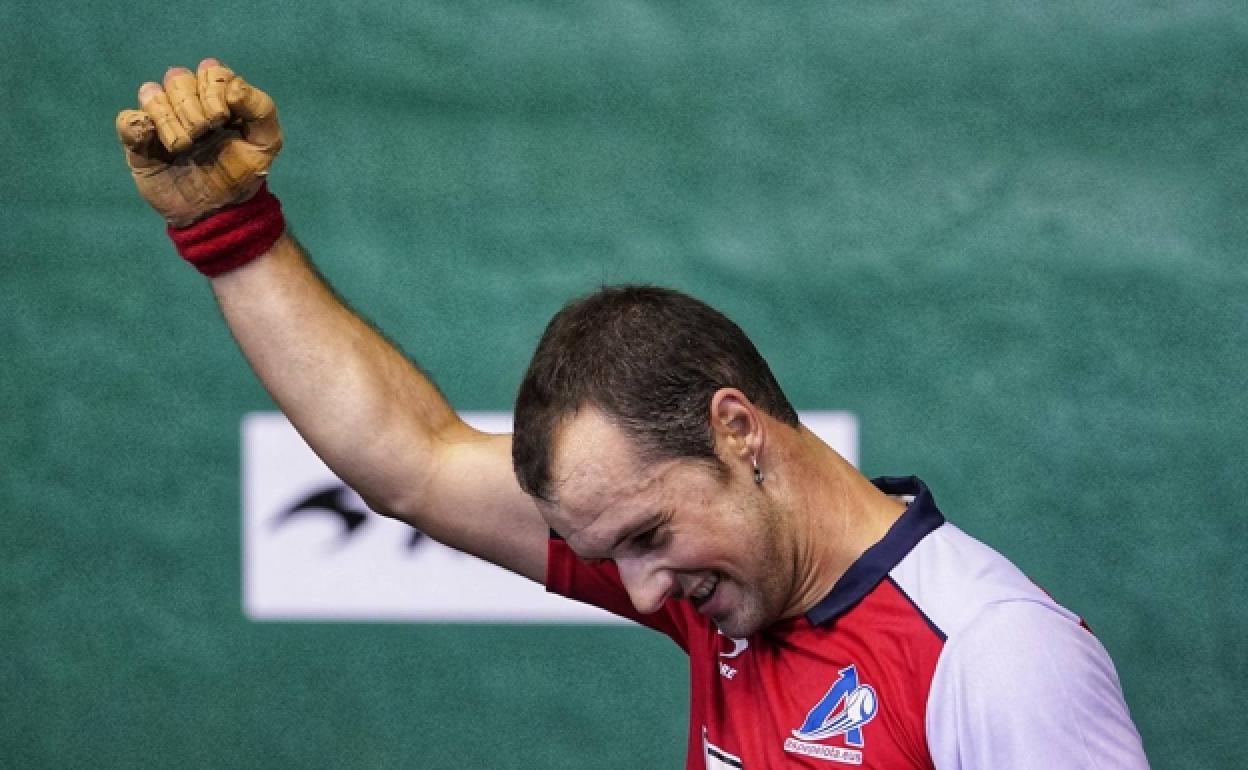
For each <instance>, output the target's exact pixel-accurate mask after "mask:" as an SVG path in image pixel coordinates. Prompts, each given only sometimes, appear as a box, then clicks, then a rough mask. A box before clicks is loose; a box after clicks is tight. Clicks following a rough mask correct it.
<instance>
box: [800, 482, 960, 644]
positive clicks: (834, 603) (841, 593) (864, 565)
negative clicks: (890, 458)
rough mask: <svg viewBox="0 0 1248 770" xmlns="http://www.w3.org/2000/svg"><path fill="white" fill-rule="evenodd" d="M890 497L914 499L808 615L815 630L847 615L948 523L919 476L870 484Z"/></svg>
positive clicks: (807, 617)
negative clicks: (917, 546)
mask: <svg viewBox="0 0 1248 770" xmlns="http://www.w3.org/2000/svg"><path fill="white" fill-rule="evenodd" d="M871 483H872V484H875V486H876V487H877V488H879V490H880V491H881V492H883V493H884V494H887V495H894V496H907V497H913V498H914V499H913V500H912V501H911V502H910V504H909V505H908V506H906V510H905V512H904V513H902V514H901V518H900V519H898V520H897V521H896V522H895V523H894V524H893V526H892V527H891V528H890V529H889V530H888V533H887V534H885V535H884V537H883V539H881V540H880V541H879V542H878V543H876V544H875V545H873V546H871V547H870V548H868V549H867V550H865V551H863V553H862V556H859V557H858V560H857V561H855V562H854V563H853V564H851V565H850V566H849V569H848V570H846V571H845V574H844V575H841V579H840V580H838V581H836V585H834V586H832V590H831V591H829V592H828V595H827V596H825V597H823V600H822V601H820V602H819V603H818V604H816V605H815V606H814V607H812V608H811V609H810V610H809V611H808V612H807V613H806V619H807V620H808V621H810V624H811V625H813V626H818V625H823V624H824V623H829V622H831V621H833V620H835V619H836V618H838V617H840V616H841V615H843V614H845V613H846V612H847V611H849V609H850V608H852V607H853V606H854V605H855V604H857V603H858V602H860V601H861V600H862V598H863V597H865V596H866V595H867V594H868V593H870V592H871V591H872V590H873V589H874V588H875V587H876V586H877V585H879V584H880V581H881V580H883V579H884V577H885V576H886V575H888V573H889V571H890V570H891V569H892V568H893V567H895V566H897V563H898V562H900V561H901V560H902V559H904V558H905V557H906V554H908V553H910V551H911V550H912V549H913V548H914V547H915V546H916V545H918V544H919V541H920V540H922V539H923V538H924V537H925V536H926V535H927V534H928V533H929V532H931V531H932V530H934V529H936V528H937V527H939V526H940V525H941V524H944V523H945V517H944V515H942V514H941V512H940V510H939V509H938V508H937V507H936V501H935V500H933V499H932V493H931V492H930V491H929V490H928V488H927V485H926V484H924V483H923V482H922V481H920V480H919V478H918V477H917V476H881V477H880V478H877V479H872V480H871Z"/></svg>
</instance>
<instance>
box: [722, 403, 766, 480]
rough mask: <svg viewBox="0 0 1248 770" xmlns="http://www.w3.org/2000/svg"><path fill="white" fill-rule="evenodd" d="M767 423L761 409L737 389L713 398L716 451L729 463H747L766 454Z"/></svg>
mask: <svg viewBox="0 0 1248 770" xmlns="http://www.w3.org/2000/svg"><path fill="white" fill-rule="evenodd" d="M766 431H767V426H766V422H765V421H764V420H763V416H762V414H761V413H760V412H759V411H758V407H756V406H754V404H752V403H750V400H749V399H748V398H746V397H745V394H744V393H742V392H741V391H739V390H737V389H736V388H720V389H719V390H717V391H715V395H714V396H712V397H711V435H713V436H714V437H715V448H716V451H717V452H718V453H719V455H720V457H721V458H722V459H723V460H725V461H731V460H734V459H735V460H744V461H745V462H747V463H751V464H752V462H753V460H754V459H755V458H757V457H759V456H760V455H762V453H763V446H764V444H765V443H766Z"/></svg>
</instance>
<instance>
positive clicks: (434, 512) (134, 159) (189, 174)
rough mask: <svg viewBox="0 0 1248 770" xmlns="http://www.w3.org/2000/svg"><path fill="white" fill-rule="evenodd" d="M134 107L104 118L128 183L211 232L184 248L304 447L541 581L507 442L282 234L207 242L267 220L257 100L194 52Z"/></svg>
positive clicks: (534, 534)
mask: <svg viewBox="0 0 1248 770" xmlns="http://www.w3.org/2000/svg"><path fill="white" fill-rule="evenodd" d="M139 104H140V109H139V110H126V111H123V112H122V113H121V114H120V115H118V118H117V129H118V136H119V137H120V139H121V141H122V144H123V146H124V147H125V149H126V156H127V160H128V162H129V164H130V167H131V170H132V172H133V175H134V178H135V182H136V184H137V185H138V188H139V192H140V193H141V194H142V195H143V197H144V198H145V199H146V200H147V201H148V202H149V203H151V204H152V206H153V207H154V208H156V210H157V211H159V212H160V213H161V214H162V215H163V216H164V217H165V218H166V220H167V221H168V222H169V223H170V225H171V226H172V227H173V228H174V229H173V230H171V235H173V236H174V237H175V240H178V239H179V238H181V239H182V242H183V243H185V242H186V237H187V236H186V233H196V232H199V233H202V232H204V231H205V228H209V229H211V230H212V237H213V238H214V239H216V240H213V241H212V242H207V241H206V240H205V239H204V238H200V239H199V243H200V244H201V245H200V247H199V248H198V250H196V249H195V248H191V249H189V250H188V249H186V248H185V247H184V248H183V252H184V255H187V256H188V259H190V260H192V261H195V260H196V259H199V260H200V262H199V263H198V266H199V267H200V269H201V270H202V271H203V272H205V273H207V274H209V275H211V276H212V277H211V281H212V289H213V292H214V294H215V295H216V298H217V301H218V302H219V304H220V305H221V310H222V312H223V313H224V315H225V320H226V322H227V324H228V325H229V327H230V331H231V332H232V333H233V334H234V337H235V339H236V340H237V341H238V344H239V346H240V347H241V348H242V350H243V353H244V355H245V356H246V357H247V360H248V362H249V363H250V364H251V366H252V368H253V369H254V370H255V372H256V374H257V375H258V376H259V378H260V380H261V381H262V382H263V383H264V386H265V387H266V388H267V389H268V391H269V393H271V394H272V396H273V398H274V400H275V401H277V403H278V405H279V406H280V407H281V408H282V411H284V412H285V413H286V415H287V417H289V418H290V420H291V422H292V423H293V424H294V425H295V427H296V428H297V429H298V430H299V432H300V434H302V435H303V437H304V439H306V440H307V442H308V444H309V445H310V446H311V447H312V448H313V449H314V450H315V451H316V453H317V454H318V455H320V457H321V458H322V459H323V460H325V462H326V464H327V465H329V467H330V468H332V469H333V470H334V472H335V473H337V474H338V475H339V477H340V478H341V479H342V480H343V481H344V482H346V483H347V484H349V485H351V487H352V488H354V489H355V490H356V491H357V492H359V494H360V495H361V496H362V497H363V498H364V499H365V500H366V501H367V502H368V503H369V505H370V506H372V507H373V509H374V510H376V511H378V512H379V513H382V514H385V515H387V516H393V517H395V518H398V519H401V520H403V521H406V522H408V523H409V524H412V525H413V526H415V527H417V528H419V529H420V530H421V531H422V532H424V533H426V534H428V535H429V536H431V537H433V538H435V539H437V540H439V541H441V542H443V543H446V544H447V545H450V546H452V547H454V548H458V549H460V550H463V551H466V552H469V553H472V554H475V555H477V556H480V557H482V558H485V559H487V560H489V561H492V562H494V563H496V564H499V565H500V566H503V567H506V568H507V569H510V570H513V571H515V572H518V573H520V574H522V575H525V576H527V577H529V578H532V579H534V580H538V581H542V580H543V579H544V577H545V572H546V540H547V529H546V526H545V524H544V523H543V521H542V518H541V516H540V514H539V513H538V510H537V507H536V506H535V504H534V503H533V501H532V499H531V498H529V497H528V495H526V494H525V493H524V492H523V491H522V490H521V489H520V487H519V485H518V484H517V482H516V480H515V477H514V475H513V474H512V470H511V437H510V436H496V435H489V434H485V433H481V432H479V431H477V430H474V429H472V428H471V427H469V426H468V425H466V424H465V423H464V422H463V421H462V420H460V419H459V417H458V416H457V415H456V414H455V412H454V410H452V409H451V407H450V405H449V404H447V402H446V400H445V399H444V398H443V397H442V395H441V394H440V393H439V392H438V390H437V388H436V387H435V386H434V385H433V383H432V382H430V381H429V380H428V379H427V378H426V377H425V376H424V375H423V374H421V373H420V372H419V370H417V368H416V367H415V366H413V365H412V364H411V363H410V362H409V361H408V360H407V359H406V358H405V357H404V356H403V355H402V354H401V353H399V351H398V350H396V349H395V348H394V346H393V345H391V344H390V343H389V342H388V341H386V340H385V338H384V337H382V335H380V334H379V333H378V332H377V331H376V330H375V329H373V328H372V327H371V326H370V325H369V324H368V323H366V322H365V321H363V320H362V319H361V318H360V317H359V316H357V315H355V314H354V313H353V312H352V311H351V310H350V309H349V308H347V307H346V305H344V304H343V303H342V302H341V301H340V300H339V299H338V298H337V297H336V296H335V294H334V293H333V291H332V290H330V288H329V287H328V286H327V285H326V283H325V282H324V281H323V280H322V279H321V277H320V276H319V274H318V273H317V272H316V270H315V269H314V268H313V267H312V266H311V264H310V263H309V261H308V259H307V257H306V255H305V254H304V252H303V250H302V249H301V248H300V247H299V245H298V244H297V243H296V242H295V241H294V239H293V238H291V237H290V236H289V234H287V233H285V232H282V233H281V235H279V236H277V238H276V241H274V242H272V243H271V244H270V243H268V242H267V241H263V242H260V243H261V246H262V247H263V248H262V254H261V255H260V256H259V257H257V258H254V259H250V260H249V261H245V263H244V264H242V265H241V266H233V264H232V262H233V261H237V260H236V259H234V258H233V257H230V255H231V254H233V253H235V252H231V251H230V250H229V249H228V248H227V247H223V246H221V245H220V244H221V243H223V241H221V238H222V237H224V238H225V239H226V241H228V240H229V239H230V238H232V237H233V234H234V233H238V234H239V237H240V238H244V239H245V238H252V237H253V235H251V234H249V233H252V232H253V231H255V232H259V229H258V228H259V227H260V225H257V224H256V222H258V221H259V219H258V217H262V216H268V217H269V219H270V220H272V215H271V214H263V213H262V214H257V215H255V216H254V217H253V216H251V215H250V214H248V213H247V212H248V211H249V210H251V209H256V207H257V206H258V205H259V204H258V203H257V201H259V200H260V198H261V197H262V196H267V191H265V190H263V189H262V183H263V180H264V177H265V176H266V175H267V173H268V168H269V164H270V163H271V162H272V159H273V157H274V156H275V155H276V153H277V150H278V149H279V148H280V145H281V131H280V129H279V128H278V124H277V114H276V110H275V108H274V107H273V104H272V101H271V100H270V99H269V97H268V96H267V95H265V94H264V93H263V92H261V91H259V90H258V89H255V88H253V87H251V86H249V85H247V84H246V83H245V82H243V81H242V79H241V78H239V77H237V76H236V75H235V74H234V73H233V72H231V71H230V70H228V69H227V68H225V67H223V66H221V65H220V64H219V63H218V62H217V61H216V60H213V59H206V60H204V61H203V62H201V63H200V65H199V69H198V72H197V73H195V74H192V73H190V72H189V71H188V70H185V69H171V70H170V71H169V72H168V73H166V75H165V79H164V83H163V86H162V85H158V84H156V83H145V84H144V85H143V86H142V87H141V88H140V90H139ZM273 205H274V206H275V205H276V204H275V203H274V204H273ZM268 210H269V211H272V210H273V209H271V208H270V209H268ZM249 217H250V218H249ZM277 217H278V220H279V224H278V225H277V226H276V227H277V228H278V229H276V230H273V232H274V233H276V232H278V231H279V230H280V229H283V228H282V226H281V224H280V214H279V215H277ZM261 224H263V223H261ZM197 237H198V236H197ZM205 243H206V244H207V245H206V246H205V245H202V244H205ZM223 260H224V261H223Z"/></svg>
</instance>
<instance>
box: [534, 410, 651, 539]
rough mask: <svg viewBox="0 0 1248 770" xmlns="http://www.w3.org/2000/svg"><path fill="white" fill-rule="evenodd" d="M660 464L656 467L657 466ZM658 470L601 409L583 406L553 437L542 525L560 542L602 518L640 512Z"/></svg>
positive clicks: (649, 494) (646, 500)
mask: <svg viewBox="0 0 1248 770" xmlns="http://www.w3.org/2000/svg"><path fill="white" fill-rule="evenodd" d="M660 465H661V464H660ZM658 476H659V474H658V468H656V467H650V466H645V465H643V464H642V463H641V462H640V460H639V459H638V456H637V451H636V448H635V446H634V445H633V442H632V441H631V440H630V439H629V438H628V436H627V435H626V434H625V433H624V431H623V430H622V429H620V428H619V427H618V426H616V425H615V424H614V423H612V422H611V421H610V420H609V419H608V418H607V417H606V416H605V415H604V414H603V413H602V412H601V411H600V410H598V409H596V408H594V407H584V408H582V409H581V410H580V411H579V412H577V414H576V415H575V416H574V417H572V418H570V419H568V420H566V421H565V422H564V424H563V425H562V426H560V428H559V430H558V431H556V433H555V441H554V447H553V451H552V452H551V474H550V477H551V487H552V493H553V494H552V498H553V500H554V503H553V504H552V505H548V506H544V513H545V515H546V519H547V523H548V524H550V526H551V527H552V528H554V529H555V530H556V531H557V532H559V533H560V534H561V535H563V536H564V537H565V538H566V537H568V536H569V535H571V534H575V533H577V532H580V531H581V530H584V529H585V528H587V527H589V526H590V525H592V524H594V523H595V522H598V521H599V520H600V519H603V516H604V514H610V516H609V518H616V517H619V516H621V515H624V514H627V513H628V512H629V510H631V509H632V508H642V507H644V506H645V505H647V504H648V503H650V502H652V501H651V498H653V497H654V496H655V495H656V494H657V486H658Z"/></svg>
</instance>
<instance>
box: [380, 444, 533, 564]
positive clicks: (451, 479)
mask: <svg viewBox="0 0 1248 770" xmlns="http://www.w3.org/2000/svg"><path fill="white" fill-rule="evenodd" d="M411 462H412V463H422V464H425V467H423V468H416V467H413V468H412V478H421V479H423V482H422V483H421V484H420V488H419V490H416V491H414V492H413V494H412V495H411V496H409V497H405V498H402V499H400V500H399V501H398V502H397V504H396V505H393V506H392V507H391V510H389V511H388V512H387V513H388V514H389V515H391V516H394V517H395V518H397V519H400V520H403V521H406V522H408V523H409V524H412V525H413V526H415V527H417V528H418V529H420V530H421V531H422V532H424V533H425V534H426V535H429V536H430V537H432V538H433V539H435V540H437V541H439V542H441V543H444V544H445V545H448V546H450V547H452V548H455V549H457V550H460V551H464V552H465V553H470V554H472V555H474V556H478V557H480V558H482V559H485V560H486V561H489V562H492V563H494V564H497V565H499V566H500V567H503V568H505V569H509V570H511V571H512V572H516V573H518V574H520V575H524V576H525V577H527V578H529V579H531V580H535V581H537V582H539V583H544V582H545V577H546V555H547V554H546V552H547V547H548V542H549V529H548V528H547V526H546V524H545V522H544V521H543V519H542V517H541V513H540V512H539V511H538V508H537V505H536V503H535V502H534V500H533V498H531V497H530V496H529V495H528V494H526V493H525V492H524V491H523V490H522V489H521V488H520V484H519V483H518V482H517V481H516V477H515V475H514V473H513V472H512V466H511V436H510V435H498V434H489V433H482V432H480V431H477V430H474V429H473V428H470V427H468V426H467V425H464V424H462V423H459V424H458V425H456V426H454V427H453V428H450V429H448V430H445V431H443V432H442V434H441V435H440V436H439V437H438V438H437V439H436V440H435V441H433V442H432V443H431V445H430V446H429V447H428V453H427V454H423V456H421V457H415V458H413V459H412V460H411Z"/></svg>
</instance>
